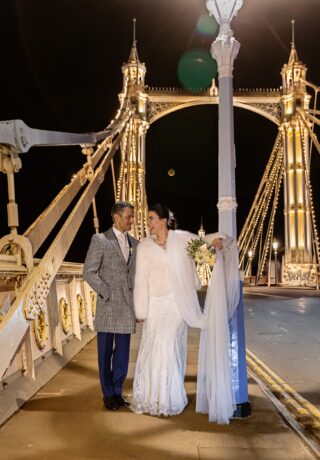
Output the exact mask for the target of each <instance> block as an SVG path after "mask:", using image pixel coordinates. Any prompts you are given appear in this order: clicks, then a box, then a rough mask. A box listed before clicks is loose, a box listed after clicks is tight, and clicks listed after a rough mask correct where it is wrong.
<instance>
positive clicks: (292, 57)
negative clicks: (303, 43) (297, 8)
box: [288, 19, 299, 65]
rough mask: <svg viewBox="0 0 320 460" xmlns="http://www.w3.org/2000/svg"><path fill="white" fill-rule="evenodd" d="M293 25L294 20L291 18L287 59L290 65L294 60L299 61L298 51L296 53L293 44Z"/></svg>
mask: <svg viewBox="0 0 320 460" xmlns="http://www.w3.org/2000/svg"><path fill="white" fill-rule="evenodd" d="M294 25H295V20H294V19H292V20H291V35H292V40H291V51H290V55H289V61H288V64H289V65H292V64H294V63H296V62H299V58H298V53H297V49H296V44H295V34H294Z"/></svg>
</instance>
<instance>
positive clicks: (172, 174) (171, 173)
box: [168, 169, 176, 177]
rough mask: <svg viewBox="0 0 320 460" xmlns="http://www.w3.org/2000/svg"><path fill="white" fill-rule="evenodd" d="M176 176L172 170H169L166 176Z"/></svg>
mask: <svg viewBox="0 0 320 460" xmlns="http://www.w3.org/2000/svg"><path fill="white" fill-rule="evenodd" d="M175 174H176V172H175V170H174V169H169V171H168V176H170V177H172V176H174V175H175Z"/></svg>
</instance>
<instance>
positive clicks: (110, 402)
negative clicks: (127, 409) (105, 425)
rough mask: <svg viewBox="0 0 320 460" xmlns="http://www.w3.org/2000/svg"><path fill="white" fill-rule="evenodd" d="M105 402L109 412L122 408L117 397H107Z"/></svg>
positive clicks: (104, 399)
mask: <svg viewBox="0 0 320 460" xmlns="http://www.w3.org/2000/svg"><path fill="white" fill-rule="evenodd" d="M103 402H104V407H105V408H106V409H109V410H117V409H119V407H120V405H119V404H118V402H117V400H116V398H115V396H105V397H104V398H103Z"/></svg>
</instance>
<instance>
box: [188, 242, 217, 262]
mask: <svg viewBox="0 0 320 460" xmlns="http://www.w3.org/2000/svg"><path fill="white" fill-rule="evenodd" d="M212 251H213V249H211V248H210V246H209V245H208V243H206V242H205V241H203V240H201V239H194V240H191V241H190V242H189V243H188V246H187V253H188V255H189V257H191V259H193V260H194V261H195V263H196V264H199V265H204V264H207V265H209V266H210V267H213V266H214V264H215V263H216V255H215V254H214V253H213V252H212Z"/></svg>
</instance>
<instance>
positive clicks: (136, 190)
mask: <svg viewBox="0 0 320 460" xmlns="http://www.w3.org/2000/svg"><path fill="white" fill-rule="evenodd" d="M122 73H123V88H122V92H121V93H120V95H119V98H120V101H123V100H124V99H127V100H128V103H129V104H130V106H131V110H132V117H131V118H130V120H129V121H128V122H127V123H126V127H125V132H124V135H123V137H122V140H121V163H120V171H119V176H118V181H117V193H116V199H117V200H125V201H129V202H130V203H131V204H133V205H134V207H135V223H134V226H133V234H134V236H135V237H137V238H141V237H142V236H144V235H145V234H146V231H147V198H146V190H145V142H146V133H147V130H148V128H149V123H148V121H147V102H148V96H147V94H146V91H145V74H146V66H145V64H144V63H141V62H140V60H139V57H138V51H137V41H136V19H135V18H134V19H133V42H132V48H131V52H130V56H129V60H128V62H127V63H125V64H123V66H122Z"/></svg>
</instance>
